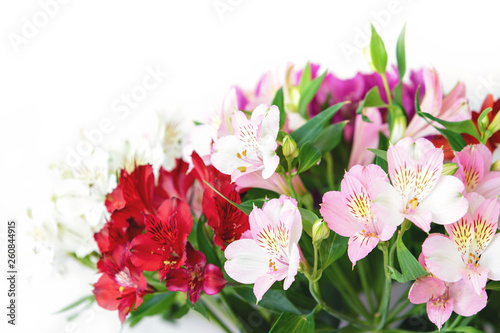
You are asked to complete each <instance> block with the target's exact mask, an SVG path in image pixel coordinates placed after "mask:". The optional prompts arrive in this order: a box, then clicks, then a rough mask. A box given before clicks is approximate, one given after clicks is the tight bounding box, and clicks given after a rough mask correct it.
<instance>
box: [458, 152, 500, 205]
mask: <svg viewBox="0 0 500 333" xmlns="http://www.w3.org/2000/svg"><path fill="white" fill-rule="evenodd" d="M491 160H492V156H491V151H490V150H489V149H488V147H486V146H485V145H483V144H476V145H468V146H467V147H465V148H464V149H462V151H460V152H456V153H455V158H454V159H453V163H458V170H457V172H456V173H455V176H456V177H457V178H458V179H460V180H461V181H462V182H463V183H464V185H465V191H466V192H476V193H479V194H481V195H482V196H483V197H485V198H486V199H490V198H495V197H497V196H498V195H500V171H490V169H491Z"/></svg>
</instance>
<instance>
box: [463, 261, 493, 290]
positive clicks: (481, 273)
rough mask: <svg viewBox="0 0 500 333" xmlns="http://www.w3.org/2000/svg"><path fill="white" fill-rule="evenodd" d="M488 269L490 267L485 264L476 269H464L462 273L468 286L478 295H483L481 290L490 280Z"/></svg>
mask: <svg viewBox="0 0 500 333" xmlns="http://www.w3.org/2000/svg"><path fill="white" fill-rule="evenodd" d="M488 271H489V270H488V268H487V267H484V266H483V267H479V268H474V269H463V270H462V272H461V273H462V278H463V281H464V282H465V284H466V286H467V288H469V289H470V290H473V291H474V292H475V293H476V294H477V295H481V291H482V290H483V288H484V287H485V286H486V281H487V280H488Z"/></svg>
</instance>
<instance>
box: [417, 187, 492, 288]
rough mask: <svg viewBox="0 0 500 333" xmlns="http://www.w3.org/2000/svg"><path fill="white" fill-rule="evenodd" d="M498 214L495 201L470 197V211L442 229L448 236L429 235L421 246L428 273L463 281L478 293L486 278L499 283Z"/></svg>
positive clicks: (479, 196) (473, 195)
mask: <svg viewBox="0 0 500 333" xmlns="http://www.w3.org/2000/svg"><path fill="white" fill-rule="evenodd" d="M499 214H500V203H499V202H498V199H484V198H483V197H482V196H481V195H479V194H477V193H471V194H469V211H468V212H467V214H465V216H464V217H463V218H461V219H460V220H459V221H457V222H455V223H453V224H451V225H447V226H445V228H446V231H447V232H448V234H449V237H446V236H444V235H441V234H431V235H429V237H427V239H426V240H425V241H424V243H423V244H422V253H423V254H424V256H425V264H426V265H427V267H428V269H429V271H430V272H431V273H432V274H434V275H435V276H436V277H438V278H440V279H441V280H443V281H446V282H457V281H460V280H461V279H463V280H464V282H465V283H466V285H467V286H468V288H470V289H471V290H474V291H475V293H476V294H478V295H479V294H481V291H482V289H483V288H484V286H485V285H486V281H487V279H488V278H490V279H491V280H500V257H499V256H498V254H499V253H500V235H495V232H496V230H497V226H498V216H499Z"/></svg>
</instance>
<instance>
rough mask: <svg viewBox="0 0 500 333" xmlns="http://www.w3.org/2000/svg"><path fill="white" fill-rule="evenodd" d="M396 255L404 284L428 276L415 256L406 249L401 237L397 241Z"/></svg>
mask: <svg viewBox="0 0 500 333" xmlns="http://www.w3.org/2000/svg"><path fill="white" fill-rule="evenodd" d="M396 255H397V257H398V262H399V266H400V267H401V273H402V275H403V282H407V281H411V280H415V279H417V278H419V277H422V276H425V275H427V274H428V273H427V271H426V270H425V269H424V268H423V267H422V265H420V263H419V262H418V260H417V259H415V257H414V256H413V254H411V252H410V251H409V250H408V249H407V248H406V246H405V245H404V243H403V240H402V239H401V237H398V239H397V249H396ZM400 282H401V281H400Z"/></svg>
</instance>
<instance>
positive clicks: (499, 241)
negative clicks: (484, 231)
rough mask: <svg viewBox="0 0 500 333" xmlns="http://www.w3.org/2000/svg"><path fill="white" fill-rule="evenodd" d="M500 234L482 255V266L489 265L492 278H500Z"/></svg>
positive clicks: (496, 279)
mask: <svg viewBox="0 0 500 333" xmlns="http://www.w3.org/2000/svg"><path fill="white" fill-rule="evenodd" d="M499 254H500V234H496V235H495V237H493V239H492V240H491V242H490V244H489V245H488V247H487V248H486V250H484V252H483V254H482V255H481V259H480V264H481V266H485V267H488V268H489V270H490V272H489V273H488V278H489V279H491V280H495V281H499V280H500V255H499Z"/></svg>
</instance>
